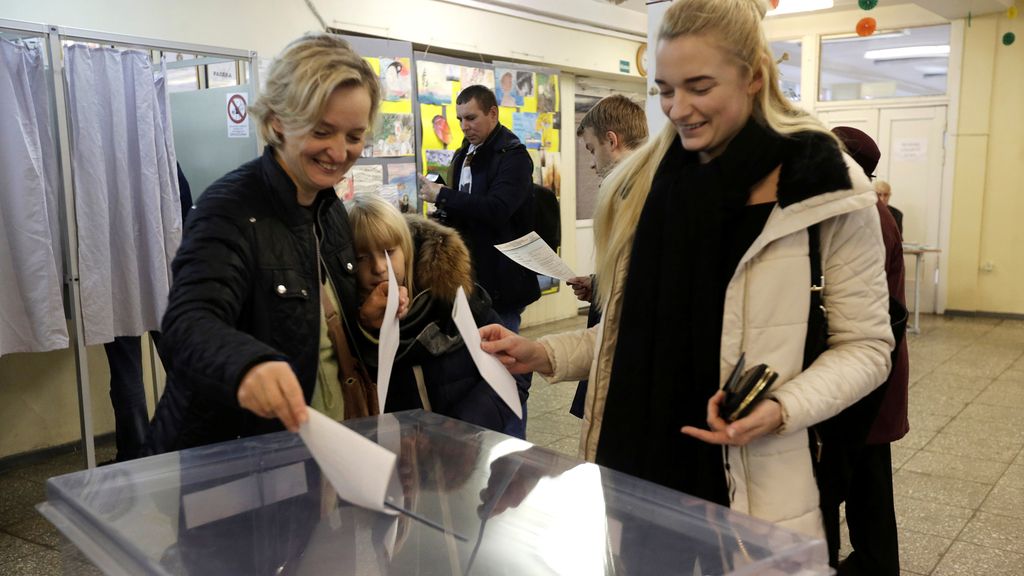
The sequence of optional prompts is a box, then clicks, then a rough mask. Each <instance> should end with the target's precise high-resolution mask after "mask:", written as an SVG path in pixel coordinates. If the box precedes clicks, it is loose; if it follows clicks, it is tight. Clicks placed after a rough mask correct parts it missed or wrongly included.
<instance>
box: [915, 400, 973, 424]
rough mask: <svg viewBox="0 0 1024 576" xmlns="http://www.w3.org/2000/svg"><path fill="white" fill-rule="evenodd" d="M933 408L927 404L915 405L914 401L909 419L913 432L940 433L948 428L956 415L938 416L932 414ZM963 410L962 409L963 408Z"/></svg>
mask: <svg viewBox="0 0 1024 576" xmlns="http://www.w3.org/2000/svg"><path fill="white" fill-rule="evenodd" d="M932 408H933V407H932V406H931V405H930V404H925V403H915V402H913V400H911V402H910V406H909V407H908V411H907V412H908V414H907V415H908V418H909V420H910V429H911V430H926V431H929V432H938V431H940V430H942V429H943V428H945V427H946V424H949V422H950V421H951V420H953V416H955V414H937V413H935V412H931V410H932ZM961 410H962V408H961Z"/></svg>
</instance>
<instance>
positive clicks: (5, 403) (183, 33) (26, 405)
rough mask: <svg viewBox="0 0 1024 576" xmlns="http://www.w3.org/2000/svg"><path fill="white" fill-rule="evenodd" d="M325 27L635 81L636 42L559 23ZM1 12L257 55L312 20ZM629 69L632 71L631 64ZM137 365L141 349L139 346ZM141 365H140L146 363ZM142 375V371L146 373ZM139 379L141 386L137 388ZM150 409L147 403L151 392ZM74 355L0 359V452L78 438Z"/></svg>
mask: <svg viewBox="0 0 1024 576" xmlns="http://www.w3.org/2000/svg"><path fill="white" fill-rule="evenodd" d="M313 4H314V5H315V6H316V7H317V9H318V10H319V12H320V15H321V16H322V17H323V19H324V20H325V21H326V23H327V25H328V26H331V27H334V28H338V29H342V30H345V31H348V32H354V33H363V34H369V35H374V36H381V37H390V38H394V39H398V40H406V41H411V42H415V43H421V44H425V45H429V46H430V47H432V48H433V49H439V48H444V49H447V50H455V51H460V52H462V53H464V54H463V55H466V56H468V57H474V56H475V55H476V54H482V55H484V56H485V57H487V58H493V59H499V60H514V61H524V62H531V63H536V64H541V65H545V66H549V67H554V68H560V69H562V70H566V71H570V72H572V71H585V72H586V73H587V75H590V76H600V77H605V78H620V79H632V80H634V81H635V80H636V79H637V78H638V76H636V74H635V72H634V73H633V74H620V73H619V72H618V69H619V68H618V67H619V61H620V60H627V61H629V62H633V60H634V57H635V54H636V51H637V48H638V46H639V43H638V42H632V41H628V40H622V39H619V38H613V37H607V36H603V35H599V34H595V33H590V32H583V31H579V30H570V29H567V28H563V27H557V26H552V25H546V24H541V23H537V22H532V21H528V20H525V19H520V18H516V17H511V16H505V15H501V14H495V13H492V12H483V11H477V10H474V9H471V8H467V7H464V6H458V5H454V4H449V3H445V2H438V1H433V0H333V1H327V0H313ZM0 18H3V19H9V20H21V21H28V22H38V23H44V24H51V25H59V26H64V27H71V28H80V29H88V30H96V31H101V32H108V33H117V34H125V35H131V36H137V37H143V38H150V39H158V40H167V41H176V42H186V43H193V44H204V45H209V46H215V47H221V48H236V49H243V50H255V51H257V52H258V53H259V54H260V55H262V56H263V57H269V56H272V55H274V54H275V53H277V52H279V51H280V50H281V48H283V47H284V46H285V45H286V44H287V43H288V42H289V41H291V40H292V39H294V38H295V37H297V36H299V35H301V34H302V33H304V32H306V31H309V30H317V29H319V28H320V25H319V23H318V21H317V20H316V18H315V17H314V16H313V14H312V12H310V10H309V8H308V7H307V6H306V4H305V2H304V1H303V0H278V1H274V0H248V1H246V2H239V1H237V0H232V1H227V0H171V1H168V0H160V1H157V0H36V1H27V0H0ZM632 69H633V70H634V71H635V67H632ZM574 93H575V80H574V77H573V75H572V74H571V73H568V74H563V75H562V117H563V118H568V119H570V122H569V124H567V125H563V138H562V152H563V154H562V165H561V170H562V229H563V231H565V233H563V238H564V240H563V249H562V250H563V254H564V255H565V257H566V259H567V260H568V261H569V262H574V261H575V258H576V250H575V235H574V234H572V230H574V228H575V214H576V206H575V187H576V182H575V172H576V170H575V155H574V146H575V145H576V141H575V138H574V137H573V134H574V130H573V127H572V126H571V119H572V118H573V117H574V113H573V108H574V106H575V99H574V97H573V96H574ZM574 314H576V300H575V298H573V297H572V291H571V290H567V289H565V288H564V287H563V289H562V290H561V291H560V292H559V293H558V294H555V295H551V296H545V297H544V298H542V300H541V301H540V302H538V303H536V304H535V305H533V306H531V307H530V309H528V310H527V312H526V314H525V316H524V325H529V324H531V323H537V322H544V321H549V320H556V319H560V318H566V317H569V316H572V315H574ZM144 359H145V360H146V361H147V362H148V353H147V354H144ZM89 366H90V373H91V376H90V378H91V390H92V396H93V405H92V412H93V417H94V426H95V433H96V434H102V433H105V432H110V431H112V430H113V414H112V410H111V408H110V400H109V396H108V394H107V390H108V383H109V373H108V370H107V366H106V359H105V357H104V354H103V351H102V350H101V349H100V348H99V347H93V348H90V349H89ZM147 366H148V365H147ZM145 372H146V374H147V375H148V374H149V368H148V367H147V368H146V370H145ZM149 389H150V385H149V384H148V382H147V390H149ZM149 403H150V408H151V409H152V407H153V406H154V401H153V399H152V398H150V400H149ZM78 420H79V419H78V400H77V389H76V380H75V365H74V355H73V353H72V352H71V351H70V350H64V351H58V352H52V353H47V354H18V355H9V356H5V357H3V358H0V422H2V423H3V429H4V430H3V432H2V433H0V458H3V457H5V456H10V455H13V454H18V453H21V452H25V451H29V450H35V449H39V448H44V447H48V446H54V445H58V444H63V443H67V442H72V441H75V440H77V439H78V438H79V422H78Z"/></svg>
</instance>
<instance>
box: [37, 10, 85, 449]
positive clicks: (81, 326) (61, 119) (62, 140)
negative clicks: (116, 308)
mask: <svg viewBox="0 0 1024 576" xmlns="http://www.w3.org/2000/svg"><path fill="white" fill-rule="evenodd" d="M46 36H47V44H48V46H49V50H48V52H49V54H48V57H49V60H50V71H51V73H52V74H53V93H54V102H55V108H56V113H57V130H58V136H59V137H58V143H59V146H58V149H57V153H58V154H59V156H60V158H59V160H60V173H61V188H62V190H63V193H64V194H63V199H64V202H63V206H62V210H61V212H62V216H63V218H64V233H65V234H67V236H66V238H64V246H65V248H66V249H65V250H64V271H65V275H66V276H65V285H66V286H67V289H68V307H69V311H70V313H71V339H72V341H73V342H74V349H75V368H76V370H77V372H78V417H79V422H80V423H81V427H82V451H83V452H84V453H85V465H86V466H87V467H89V468H95V467H96V442H95V438H94V434H93V426H92V390H91V388H90V387H89V359H88V354H87V352H86V349H85V319H84V318H83V316H82V285H81V280H80V276H79V271H78V224H77V220H76V217H75V190H74V179H73V176H72V168H71V129H70V123H69V119H68V108H67V85H66V84H65V82H64V51H63V47H62V45H61V39H60V29H59V28H58V27H57V26H49V27H48V30H47V33H46Z"/></svg>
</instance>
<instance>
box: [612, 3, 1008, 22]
mask: <svg viewBox="0 0 1024 576" xmlns="http://www.w3.org/2000/svg"><path fill="white" fill-rule="evenodd" d="M594 1H595V2H600V3H601V4H618V6H619V7H621V8H626V9H629V10H633V11H635V12H642V13H644V14H646V13H647V0H594ZM782 1H783V2H785V1H786V0H782ZM884 2H885V4H888V5H893V4H917V5H918V6H921V7H922V8H925V9H927V10H931V11H932V12H934V13H936V14H938V15H939V16H942V17H943V18H947V19H950V20H953V19H956V18H966V17H967V14H968V13H973V14H975V15H979V14H988V13H991V12H1000V11H1002V10H1006V9H1007V8H1009V7H1010V6H1012V5H1013V0H884ZM857 8H858V7H857V0H835V7H834V8H832V9H831V11H833V12H839V11H842V10H855V9H857ZM826 12H827V10H826ZM779 18H785V16H779Z"/></svg>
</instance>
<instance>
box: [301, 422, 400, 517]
mask: <svg viewBox="0 0 1024 576" xmlns="http://www.w3.org/2000/svg"><path fill="white" fill-rule="evenodd" d="M299 436H301V437H302V441H303V442H305V443H306V447H308V448H309V452H310V454H312V455H313V459H314V460H316V463H317V464H319V465H320V470H321V471H323V473H324V475H325V476H327V479H328V480H330V481H331V485H332V486H334V489H335V490H337V492H338V496H340V497H341V498H342V499H343V500H346V501H348V502H351V503H352V504H355V505H356V506H362V507H363V508H368V509H370V510H376V511H378V512H384V513H387V514H394V513H395V512H394V510H392V509H390V508H385V507H384V498H385V497H386V495H387V491H388V487H389V486H390V485H391V479H392V477H394V476H395V474H396V470H395V463H396V461H397V460H398V457H397V456H396V455H395V453H394V452H392V451H390V450H388V449H387V448H384V447H382V446H380V445H378V444H377V443H376V442H373V441H372V440H369V439H367V438H365V437H363V436H362V435H361V434H359V433H358V432H354V431H352V430H350V429H348V428H346V427H345V426H343V425H341V424H340V423H338V422H335V421H334V420H331V419H330V418H328V417H327V416H324V415H323V414H321V413H320V412H317V411H316V410H314V409H312V408H309V420H308V421H306V423H305V424H303V425H302V427H300V428H299Z"/></svg>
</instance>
